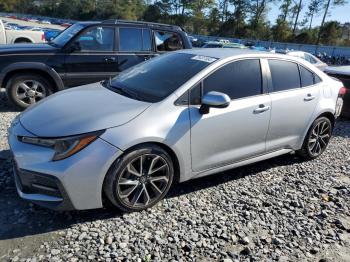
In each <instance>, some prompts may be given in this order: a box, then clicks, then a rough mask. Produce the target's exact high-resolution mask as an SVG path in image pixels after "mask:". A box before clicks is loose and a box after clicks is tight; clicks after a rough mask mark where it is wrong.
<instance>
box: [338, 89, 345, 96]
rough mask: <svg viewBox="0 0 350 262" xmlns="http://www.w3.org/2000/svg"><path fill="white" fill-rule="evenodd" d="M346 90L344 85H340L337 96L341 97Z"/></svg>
mask: <svg viewBox="0 0 350 262" xmlns="http://www.w3.org/2000/svg"><path fill="white" fill-rule="evenodd" d="M346 92H347V90H346V88H345V87H342V88H340V89H339V93H338V96H339V97H343V96H344V95H345V94H346Z"/></svg>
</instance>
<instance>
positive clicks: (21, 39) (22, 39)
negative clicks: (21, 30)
mask: <svg viewBox="0 0 350 262" xmlns="http://www.w3.org/2000/svg"><path fill="white" fill-rule="evenodd" d="M24 42H25V43H34V40H33V39H31V38H29V37H26V36H19V37H16V38H15V39H14V40H13V43H14V44H17V43H24Z"/></svg>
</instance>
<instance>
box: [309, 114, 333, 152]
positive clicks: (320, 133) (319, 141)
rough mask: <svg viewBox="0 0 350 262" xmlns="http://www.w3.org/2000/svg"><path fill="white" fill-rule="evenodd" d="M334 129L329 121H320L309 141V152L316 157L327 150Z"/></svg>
mask: <svg viewBox="0 0 350 262" xmlns="http://www.w3.org/2000/svg"><path fill="white" fill-rule="evenodd" d="M331 132H332V127H331V125H330V123H329V122H328V121H320V122H319V123H317V125H315V127H314V128H313V129H312V131H311V134H310V136H309V141H308V149H309V152H310V153H311V154H312V155H313V156H314V157H315V156H318V155H320V154H322V152H323V151H324V150H325V149H326V147H327V145H328V142H329V139H330V138H331Z"/></svg>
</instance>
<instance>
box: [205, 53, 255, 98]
mask: <svg viewBox="0 0 350 262" xmlns="http://www.w3.org/2000/svg"><path fill="white" fill-rule="evenodd" d="M261 79H262V77H261V68H260V61H259V59H247V60H241V61H236V62H232V63H230V64H227V65H225V66H223V67H221V68H219V69H218V70H216V71H215V72H214V73H212V74H211V75H210V76H208V77H207V78H206V79H205V80H204V81H203V85H204V90H203V94H206V93H208V92H210V91H218V92H222V93H225V94H227V95H228V96H229V97H230V98H231V99H238V98H244V97H249V96H255V95H259V94H261V93H262V84H261V82H262V80H261Z"/></svg>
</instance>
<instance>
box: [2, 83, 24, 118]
mask: <svg viewBox="0 0 350 262" xmlns="http://www.w3.org/2000/svg"><path fill="white" fill-rule="evenodd" d="M5 112H20V110H19V109H17V108H15V106H14V105H11V104H10V102H9V100H8V99H7V96H6V92H5V90H4V89H1V88H0V113H5Z"/></svg>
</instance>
